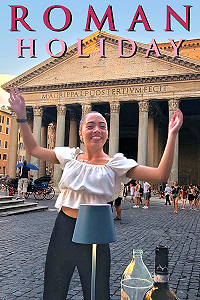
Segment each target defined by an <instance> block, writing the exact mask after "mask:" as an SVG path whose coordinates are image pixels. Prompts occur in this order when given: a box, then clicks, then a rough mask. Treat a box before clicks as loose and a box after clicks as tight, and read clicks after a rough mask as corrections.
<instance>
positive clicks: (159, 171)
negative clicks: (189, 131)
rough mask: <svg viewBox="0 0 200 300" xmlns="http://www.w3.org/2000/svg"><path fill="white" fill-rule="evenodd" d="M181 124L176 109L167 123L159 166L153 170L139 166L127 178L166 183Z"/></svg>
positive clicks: (129, 172) (179, 115) (179, 113)
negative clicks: (167, 127)
mask: <svg viewBox="0 0 200 300" xmlns="http://www.w3.org/2000/svg"><path fill="white" fill-rule="evenodd" d="M182 123H183V114H182V112H181V111H180V109H177V110H176V111H175V112H174V115H173V117H172V119H171V121H170V123H169V132H168V139H167V144H166V147H165V151H164V153H163V156H162V159H161V161H160V164H159V166H158V167H157V168H153V167H146V166H141V165H139V166H137V167H134V168H132V169H131V170H129V171H128V173H127V177H129V178H133V179H138V180H143V181H157V182H166V181H167V180H168V178H169V175H170V172H171V168H172V164H173V159H174V147H175V140H176V136H177V133H178V131H179V129H180V128H181V125H182Z"/></svg>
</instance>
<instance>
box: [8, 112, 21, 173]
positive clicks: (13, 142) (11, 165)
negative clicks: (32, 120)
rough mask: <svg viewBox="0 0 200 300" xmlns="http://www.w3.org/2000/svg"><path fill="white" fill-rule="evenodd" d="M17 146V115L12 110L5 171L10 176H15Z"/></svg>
mask: <svg viewBox="0 0 200 300" xmlns="http://www.w3.org/2000/svg"><path fill="white" fill-rule="evenodd" d="M17 146H18V123H17V115H16V113H15V112H14V111H13V110H12V114H11V125H10V142H9V155H8V172H7V174H8V175H9V176H10V177H12V178H15V177H16V168H15V165H16V164H17V148H18V147H17Z"/></svg>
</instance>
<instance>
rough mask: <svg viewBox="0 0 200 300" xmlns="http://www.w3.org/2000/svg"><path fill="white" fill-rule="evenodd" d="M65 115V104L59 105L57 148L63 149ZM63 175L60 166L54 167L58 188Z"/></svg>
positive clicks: (54, 179)
mask: <svg viewBox="0 0 200 300" xmlns="http://www.w3.org/2000/svg"><path fill="white" fill-rule="evenodd" d="M65 115H66V106H65V105H64V104H58V105H57V125H56V147H63V146H64V143H65ZM61 175H62V170H61V168H60V165H57V164H56V165H54V178H53V182H54V187H57V186H58V182H59V181H60V178H61Z"/></svg>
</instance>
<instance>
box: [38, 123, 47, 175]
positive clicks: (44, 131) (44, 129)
mask: <svg viewBox="0 0 200 300" xmlns="http://www.w3.org/2000/svg"><path fill="white" fill-rule="evenodd" d="M41 147H43V148H47V127H46V126H45V125H44V124H43V125H42V129H41ZM45 174H46V161H44V160H40V167H39V177H42V176H44V175H45Z"/></svg>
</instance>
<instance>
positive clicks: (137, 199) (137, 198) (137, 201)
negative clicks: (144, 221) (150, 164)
mask: <svg viewBox="0 0 200 300" xmlns="http://www.w3.org/2000/svg"><path fill="white" fill-rule="evenodd" d="M133 207H134V208H139V207H140V184H139V181H138V180H136V186H135V205H134V206H133Z"/></svg>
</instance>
